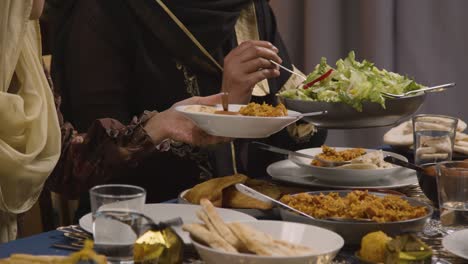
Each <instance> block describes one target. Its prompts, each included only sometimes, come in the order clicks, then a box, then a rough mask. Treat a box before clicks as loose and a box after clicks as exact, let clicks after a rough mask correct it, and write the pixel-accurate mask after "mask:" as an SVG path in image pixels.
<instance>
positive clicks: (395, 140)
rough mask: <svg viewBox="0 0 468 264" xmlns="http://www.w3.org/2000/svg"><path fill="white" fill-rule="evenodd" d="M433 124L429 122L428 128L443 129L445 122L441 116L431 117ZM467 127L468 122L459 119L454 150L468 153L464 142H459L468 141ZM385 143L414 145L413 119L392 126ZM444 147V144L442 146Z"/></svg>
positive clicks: (403, 145)
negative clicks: (461, 142)
mask: <svg viewBox="0 0 468 264" xmlns="http://www.w3.org/2000/svg"><path fill="white" fill-rule="evenodd" d="M429 120H432V121H433V122H434V123H433V124H428V125H427V127H426V128H434V129H441V128H443V127H444V122H443V120H441V119H440V118H437V117H434V118H429ZM466 128H467V124H466V123H465V122H464V121H463V120H461V119H458V125H457V133H456V134H455V146H454V149H453V150H454V151H455V152H458V153H463V154H467V155H468V149H466V148H464V146H463V144H458V142H460V141H466V142H468V135H467V134H465V133H463V131H465V129H466ZM383 141H384V144H386V145H390V146H394V147H412V145H413V123H412V121H411V120H408V121H405V122H403V123H401V124H399V125H397V126H396V127H393V128H391V129H390V130H389V131H387V133H385V135H384V137H383ZM441 147H442V146H441Z"/></svg>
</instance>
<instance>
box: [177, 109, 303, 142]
mask: <svg viewBox="0 0 468 264" xmlns="http://www.w3.org/2000/svg"><path fill="white" fill-rule="evenodd" d="M244 106H245V105H237V104H231V105H229V111H232V112H238V111H239V110H240V109H241V107H244ZM194 107H197V106H196V105H194V106H192V105H182V106H177V107H176V111H178V112H180V113H182V114H183V115H184V116H186V117H187V118H189V119H191V120H192V121H193V122H194V123H195V124H196V125H197V126H198V127H200V128H201V129H203V130H204V131H205V132H206V133H208V134H210V135H214V136H221V137H229V138H265V137H269V136H271V135H272V134H275V133H277V132H279V131H280V130H282V129H283V128H285V127H286V126H288V125H290V124H292V123H294V122H296V121H297V120H299V119H300V117H298V116H299V115H300V113H298V112H295V111H290V110H288V111H287V114H288V115H287V116H277V117H260V116H243V115H228V114H214V113H206V112H196V111H191V110H188V109H191V108H194ZM214 107H215V108H216V110H217V111H222V106H221V105H216V106H214Z"/></svg>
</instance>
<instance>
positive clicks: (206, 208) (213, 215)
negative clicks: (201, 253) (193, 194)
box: [200, 199, 244, 250]
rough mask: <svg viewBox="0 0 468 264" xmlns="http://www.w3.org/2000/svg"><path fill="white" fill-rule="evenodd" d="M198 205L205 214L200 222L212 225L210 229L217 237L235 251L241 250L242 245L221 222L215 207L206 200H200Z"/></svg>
mask: <svg viewBox="0 0 468 264" xmlns="http://www.w3.org/2000/svg"><path fill="white" fill-rule="evenodd" d="M200 205H201V206H202V208H203V212H204V213H205V214H206V216H207V217H202V219H201V220H202V221H203V222H205V224H206V225H212V227H213V228H214V229H215V230H216V232H217V233H218V235H219V236H220V237H222V238H223V239H224V240H226V242H228V243H229V244H230V245H231V246H233V247H234V248H235V249H236V250H241V249H243V248H244V244H243V243H242V242H241V241H240V240H239V238H238V237H237V236H235V235H234V234H233V233H232V231H231V229H229V227H228V226H227V225H226V223H224V222H223V219H222V218H221V216H220V215H219V214H218V212H216V209H215V207H214V206H213V204H211V202H210V201H209V200H208V199H201V200H200Z"/></svg>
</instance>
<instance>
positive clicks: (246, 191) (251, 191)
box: [236, 183, 374, 222]
mask: <svg viewBox="0 0 468 264" xmlns="http://www.w3.org/2000/svg"><path fill="white" fill-rule="evenodd" d="M236 189H237V190H238V191H239V192H241V193H243V194H245V195H247V196H249V197H251V198H254V199H257V200H259V201H262V202H264V203H270V204H271V203H273V204H275V205H278V206H281V207H283V208H286V209H288V210H291V211H293V212H295V213H298V214H300V215H302V216H304V217H307V218H309V219H313V220H332V221H337V222H374V220H370V219H354V218H353V219H351V218H342V217H327V218H323V219H319V218H315V217H313V216H311V215H308V214H306V213H304V212H302V211H299V210H297V209H296V208H293V207H291V206H289V205H287V204H285V203H282V202H280V201H278V200H275V199H273V198H271V197H269V196H266V195H264V194H263V193H261V192H257V191H256V190H254V189H252V188H250V187H247V186H245V185H244V184H242V183H237V184H236Z"/></svg>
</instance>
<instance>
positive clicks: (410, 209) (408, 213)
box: [280, 190, 433, 245]
mask: <svg viewBox="0 0 468 264" xmlns="http://www.w3.org/2000/svg"><path fill="white" fill-rule="evenodd" d="M281 201H283V202H284V203H286V204H288V205H289V206H292V207H294V208H296V209H298V210H301V211H303V212H305V213H307V214H310V215H312V216H314V217H316V219H311V218H306V217H304V216H301V215H298V214H296V213H294V212H291V211H289V210H285V209H280V214H281V217H282V219H283V220H285V221H292V222H299V223H307V224H311V225H315V226H319V227H323V228H327V229H329V230H332V231H334V232H336V233H338V234H339V235H341V236H342V237H343V238H344V239H345V242H346V243H347V244H353V245H358V244H359V243H360V241H361V238H362V237H363V236H364V235H366V234H368V233H370V232H374V231H378V230H381V231H383V232H385V233H387V234H389V235H399V234H401V233H405V232H420V231H421V230H422V229H423V228H424V225H425V224H426V222H427V221H428V220H429V219H430V218H431V216H432V213H433V208H432V207H431V206H430V205H428V204H426V203H423V202H420V201H418V200H415V199H412V198H408V197H404V196H395V195H391V194H382V193H373V192H367V191H358V190H355V191H323V192H308V193H300V194H295V195H290V196H289V195H286V196H284V197H283V198H282V199H281ZM332 216H334V217H345V218H356V219H368V220H372V221H369V222H363V221H352V220H349V221H348V220H346V221H334V220H327V219H321V218H327V217H332Z"/></svg>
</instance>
